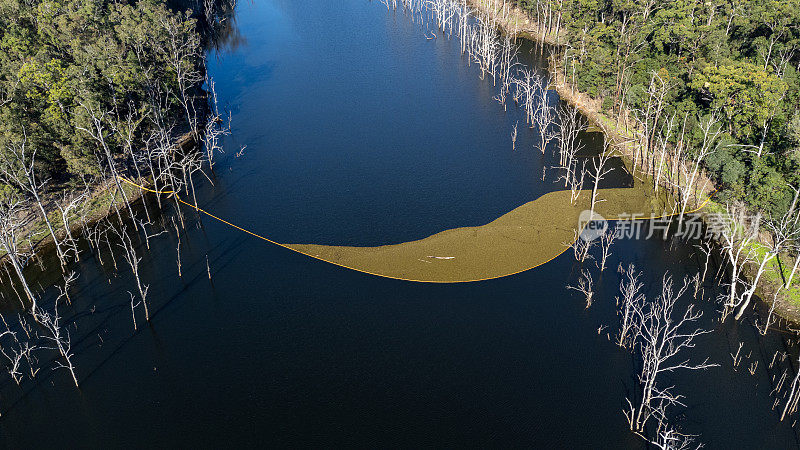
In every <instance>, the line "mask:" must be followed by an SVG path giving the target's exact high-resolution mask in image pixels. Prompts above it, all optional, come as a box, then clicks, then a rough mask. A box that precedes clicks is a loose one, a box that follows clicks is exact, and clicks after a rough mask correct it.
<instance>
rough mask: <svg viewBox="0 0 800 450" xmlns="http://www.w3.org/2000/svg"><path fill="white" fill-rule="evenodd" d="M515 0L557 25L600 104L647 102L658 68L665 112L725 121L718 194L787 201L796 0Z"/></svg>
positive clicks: (792, 155)
mask: <svg viewBox="0 0 800 450" xmlns="http://www.w3.org/2000/svg"><path fill="white" fill-rule="evenodd" d="M518 3H519V4H520V6H522V7H524V8H526V9H528V10H529V11H530V13H531V16H532V17H533V18H534V19H535V20H536V21H537V22H538V23H544V24H546V26H547V27H548V28H551V29H552V28H557V29H558V30H559V33H558V36H559V37H558V39H559V43H560V44H561V45H562V47H563V53H564V58H565V60H566V61H567V64H569V65H573V64H574V68H575V70H574V82H575V83H576V84H577V86H578V88H579V89H580V90H581V91H583V92H587V93H589V94H590V95H592V96H593V97H595V98H598V99H602V100H603V107H604V109H606V110H607V111H609V112H611V113H613V114H622V113H624V111H633V112H634V114H635V113H636V111H638V110H641V109H642V108H645V104H646V102H647V93H648V88H649V85H650V82H651V80H652V79H653V75H654V74H657V75H658V77H659V79H660V80H663V82H665V83H666V85H667V87H668V89H667V95H666V98H665V99H664V100H665V103H666V107H665V110H664V117H669V116H672V115H676V116H677V117H679V118H680V119H683V118H684V117H686V118H687V120H689V121H698V120H700V119H698V118H702V117H708V116H709V115H711V114H714V115H715V116H717V117H719V118H720V119H721V122H722V124H721V125H722V127H723V129H724V131H725V142H726V144H725V145H723V146H721V147H720V148H719V150H718V151H717V152H715V153H714V154H713V155H712V156H711V157H709V158H708V160H707V164H706V168H707V169H708V171H709V173H710V175H711V176H712V177H714V178H715V181H716V182H717V183H718V184H719V185H720V186H721V187H722V195H723V196H724V197H728V198H736V199H740V200H744V201H746V202H747V203H748V204H749V205H750V206H751V207H753V208H754V209H759V210H762V211H764V212H765V213H768V214H779V213H780V212H781V211H785V210H786V208H788V206H789V204H790V202H791V199H792V195H793V191H792V189H791V187H790V185H791V186H795V187H797V186H798V184H800V112H798V105H800V79H799V78H798V71H799V70H800V0H726V1H720V2H717V1H714V2H707V1H699V0H672V1H664V2H660V1H654V0H573V1H564V0H519V1H518ZM569 72H570V77H572V76H573V75H572V73H573V71H572V70H571V69H570V71H569ZM691 128H692V127H691V126H690V127H689V129H691ZM690 138H691V136H690ZM673 139H678V137H677V135H675V136H673Z"/></svg>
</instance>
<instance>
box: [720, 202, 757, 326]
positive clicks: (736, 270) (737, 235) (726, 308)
mask: <svg viewBox="0 0 800 450" xmlns="http://www.w3.org/2000/svg"><path fill="white" fill-rule="evenodd" d="M743 213H744V209H743V208H741V207H737V206H733V205H729V204H726V205H725V213H724V214H723V215H722V216H720V220H719V223H718V224H717V225H718V226H719V231H720V239H721V241H722V252H723V254H724V256H725V259H726V260H727V261H728V263H729V265H730V268H731V269H730V270H731V274H730V283H728V293H727V295H724V296H722V304H723V305H722V306H723V309H722V320H723V321H725V319H726V318H727V316H728V314H730V313H731V312H733V311H734V310H735V309H736V308H738V307H739V305H740V304H741V298H740V296H739V289H738V288H739V285H740V283H741V277H740V271H741V268H742V267H744V265H745V264H747V263H749V262H750V261H752V258H753V255H752V252H751V243H752V242H753V240H754V238H755V235H756V232H755V231H754V230H757V229H758V225H757V224H755V225H752V224H751V225H750V226H747V225H745V224H746V223H747V222H746V218H745V216H744V214H743Z"/></svg>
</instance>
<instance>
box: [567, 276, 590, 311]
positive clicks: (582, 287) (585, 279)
mask: <svg viewBox="0 0 800 450" xmlns="http://www.w3.org/2000/svg"><path fill="white" fill-rule="evenodd" d="M567 289H572V290H574V291H578V292H580V293H581V294H583V296H584V297H585V299H586V308H589V307H590V306H592V302H593V301H594V282H593V280H592V274H591V273H590V272H589V271H588V270H586V269H583V270H582V271H581V276H580V278H578V283H577V284H576V285H575V286H567Z"/></svg>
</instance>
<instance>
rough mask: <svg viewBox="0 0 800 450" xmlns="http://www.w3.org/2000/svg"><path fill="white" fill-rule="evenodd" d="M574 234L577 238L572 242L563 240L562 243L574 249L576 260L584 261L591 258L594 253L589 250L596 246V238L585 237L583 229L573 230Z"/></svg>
mask: <svg viewBox="0 0 800 450" xmlns="http://www.w3.org/2000/svg"><path fill="white" fill-rule="evenodd" d="M573 236H574V237H575V239H574V240H573V241H572V242H563V243H562V245H563V246H565V247H569V248H571V249H572V253H573V255H574V256H575V260H576V261H578V262H581V263H582V262H584V261H586V259H587V258H588V259H591V258H592V255H591V254H590V252H589V251H590V250H591V249H592V247H594V245H595V244H596V242H595V241H594V240H588V239H584V238H583V237H582V236H581V230H573Z"/></svg>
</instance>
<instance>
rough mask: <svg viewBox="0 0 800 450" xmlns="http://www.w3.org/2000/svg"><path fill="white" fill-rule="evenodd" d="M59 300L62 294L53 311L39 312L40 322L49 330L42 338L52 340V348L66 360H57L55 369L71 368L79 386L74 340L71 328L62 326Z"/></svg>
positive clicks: (71, 373) (70, 371) (73, 378)
mask: <svg viewBox="0 0 800 450" xmlns="http://www.w3.org/2000/svg"><path fill="white" fill-rule="evenodd" d="M59 300H60V296H59V298H57V299H56V301H55V306H54V307H53V312H52V313H50V312H48V311H43V310H40V311H39V313H38V316H39V322H40V323H41V324H42V325H43V326H44V327H45V329H46V330H47V332H48V334H45V335H43V336H42V338H43V339H46V340H48V341H50V342H51V343H52V345H54V346H55V347H52V349H53V350H57V351H58V353H59V354H60V355H61V357H62V358H63V359H64V362H61V361H56V367H54V368H53V370H56V369H66V370H69V373H70V375H72V381H73V382H75V387H78V377H77V376H76V375H75V364H74V363H73V362H72V358H73V356H74V354H73V353H72V340H71V338H70V334H69V330H68V329H66V328H65V327H62V326H61V317H60V316H59V314H58V301H59Z"/></svg>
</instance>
